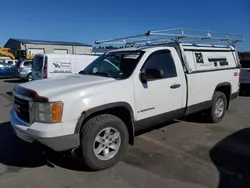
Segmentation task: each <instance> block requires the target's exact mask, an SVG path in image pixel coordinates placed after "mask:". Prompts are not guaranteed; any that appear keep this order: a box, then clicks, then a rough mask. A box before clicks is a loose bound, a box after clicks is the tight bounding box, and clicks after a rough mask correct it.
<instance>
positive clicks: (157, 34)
mask: <svg viewBox="0 0 250 188" xmlns="http://www.w3.org/2000/svg"><path fill="white" fill-rule="evenodd" d="M242 41H243V36H242V35H238V34H230V33H221V32H215V31H206V30H195V29H184V28H177V29H165V30H156V31H154V30H152V31H151V30H150V31H148V32H146V33H145V34H140V35H134V36H128V37H122V38H116V39H109V40H97V41H95V43H96V44H116V45H129V46H130V47H135V46H144V45H154V44H155V45H157V44H158V45H161V44H166V43H170V42H178V43H184V42H185V43H186V42H187V43H193V44H194V43H198V42H202V43H209V44H218V43H221V44H225V43H228V44H231V45H233V46H235V44H236V43H237V42H242Z"/></svg>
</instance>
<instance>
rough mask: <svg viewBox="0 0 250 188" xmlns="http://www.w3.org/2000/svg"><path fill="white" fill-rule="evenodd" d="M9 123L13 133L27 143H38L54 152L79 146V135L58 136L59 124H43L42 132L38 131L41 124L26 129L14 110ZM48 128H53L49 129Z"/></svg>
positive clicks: (34, 124)
mask: <svg viewBox="0 0 250 188" xmlns="http://www.w3.org/2000/svg"><path fill="white" fill-rule="evenodd" d="M10 123H11V126H12V128H13V130H14V133H15V134H16V135H17V136H18V137H19V138H20V139H22V140H24V141H26V142H29V143H33V142H39V143H41V144H43V145H45V146H47V147H49V148H51V149H53V150H55V151H65V150H69V149H73V148H76V147H78V146H79V145H80V137H79V134H70V135H63V136H61V135H58V134H60V131H61V128H60V127H61V124H43V125H44V130H41V129H40V130H39V129H38V127H41V123H33V124H32V125H31V126H30V127H28V126H27V125H25V124H23V123H22V122H21V121H19V119H18V118H17V116H16V114H15V112H14V110H11V112H10ZM49 126H50V127H53V128H52V129H49V128H48V127H49ZM53 135H54V136H53Z"/></svg>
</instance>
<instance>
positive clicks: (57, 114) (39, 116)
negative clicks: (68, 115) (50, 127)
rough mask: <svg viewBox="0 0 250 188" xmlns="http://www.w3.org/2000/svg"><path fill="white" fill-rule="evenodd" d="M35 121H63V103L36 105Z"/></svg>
mask: <svg viewBox="0 0 250 188" xmlns="http://www.w3.org/2000/svg"><path fill="white" fill-rule="evenodd" d="M34 105H35V121H37V122H43V123H59V122H61V120H62V111H63V103H62V102H51V103H34Z"/></svg>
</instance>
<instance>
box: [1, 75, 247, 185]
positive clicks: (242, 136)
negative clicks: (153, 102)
mask: <svg viewBox="0 0 250 188" xmlns="http://www.w3.org/2000/svg"><path fill="white" fill-rule="evenodd" d="M16 84H20V81H18V80H13V79H12V80H0V187H1V188H28V187H32V188H33V187H36V188H44V187H51V188H57V187H58V188H59V187H60V188H78V187H79V188H83V187H86V188H97V187H98V188H99V187H102V188H118V187H119V188H151V187H152V188H161V187H164V188H167V187H169V188H172V187H173V188H217V187H218V188H231V187H237V188H245V187H250V168H249V167H250V164H249V161H250V160H249V159H250V149H249V146H250V97H248V96H244V97H239V98H238V99H236V100H234V101H233V102H232V103H231V106H230V109H229V111H228V112H227V114H226V116H225V118H224V119H223V121H221V122H220V123H218V124H208V123H206V122H204V121H203V118H202V116H192V117H188V118H185V119H183V120H177V121H174V122H171V123H168V124H165V125H162V126H158V127H155V129H151V130H147V131H144V132H141V133H140V134H138V136H137V137H136V143H135V145H134V146H130V147H129V149H128V151H127V153H126V155H125V156H124V158H123V160H122V161H121V162H120V163H119V164H118V165H116V166H115V167H113V168H110V169H107V170H104V171H100V172H89V171H88V170H87V169H85V168H84V167H82V166H81V165H80V164H79V163H78V162H76V160H74V159H72V158H71V157H69V156H68V155H67V154H64V153H55V152H51V151H49V152H46V154H45V155H44V152H43V148H40V147H39V146H37V145H30V144H28V143H25V142H23V141H21V140H20V139H18V138H17V137H16V136H15V135H13V133H12V130H11V127H10V124H9V111H10V108H11V104H12V96H11V90H12V89H13V87H14V86H15V85H16Z"/></svg>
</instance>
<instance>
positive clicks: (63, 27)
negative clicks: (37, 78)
mask: <svg viewBox="0 0 250 188" xmlns="http://www.w3.org/2000/svg"><path fill="white" fill-rule="evenodd" d="M0 7H1V27H0V28H1V29H0V47H1V46H4V44H5V43H6V42H7V40H8V39H9V38H21V39H37V40H60V41H72V42H82V43H86V44H91V45H93V44H94V41H95V40H102V39H109V38H116V37H123V36H129V35H134V34H142V33H145V32H146V31H148V30H159V29H170V28H180V27H182V28H192V29H203V30H214V31H219V32H228V33H236V34H242V35H243V36H244V42H242V43H239V44H238V45H237V47H238V49H239V50H240V51H250V0H206V1H204V0H171V1H167V0H153V1H152V0H151V1H150V0H95V1H93V0H89V1H85V0H77V1H76V0H70V1H69V0H67V1H66V0H43V1H42V0H22V1H20V0H12V1H7V0H6V1H2V2H1V4H0Z"/></svg>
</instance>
